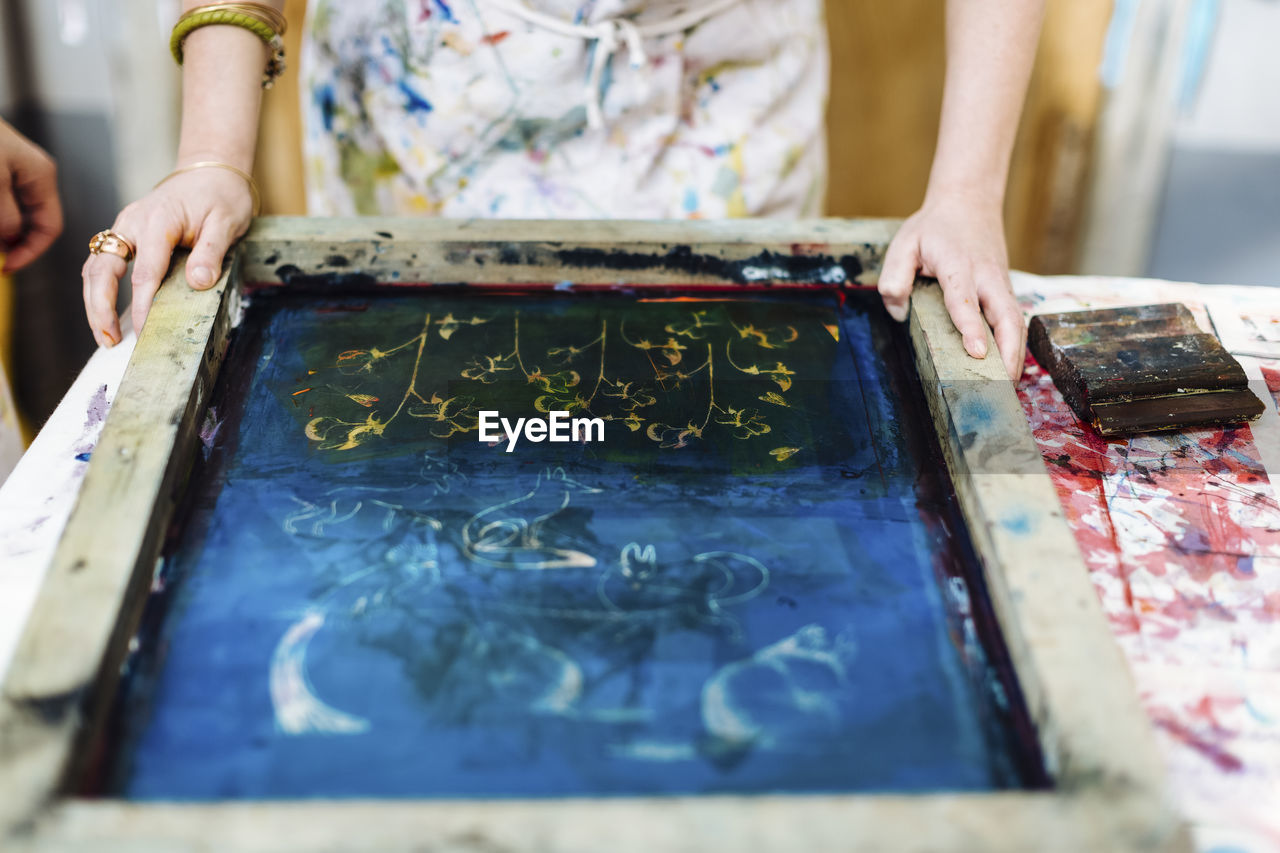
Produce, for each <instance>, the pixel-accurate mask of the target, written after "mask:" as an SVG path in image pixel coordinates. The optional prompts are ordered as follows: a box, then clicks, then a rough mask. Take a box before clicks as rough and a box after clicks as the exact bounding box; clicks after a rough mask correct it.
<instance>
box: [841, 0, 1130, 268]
mask: <svg viewBox="0 0 1280 853" xmlns="http://www.w3.org/2000/svg"><path fill="white" fill-rule="evenodd" d="M1111 7H1112V2H1111V0H1049V1H1048V6H1047V10H1046V14H1045V25H1044V31H1043V33H1042V34H1041V38H1040V45H1039V53H1038V55H1037V57H1036V65H1035V69H1034V71H1033V72H1032V78H1031V86H1030V89H1029V91H1028V94H1027V104H1026V109H1025V112H1024V113H1023V117H1022V124H1021V126H1020V128H1019V132H1018V140H1017V144H1016V146H1015V148H1014V154H1013V164H1012V166H1011V168H1010V175H1009V192H1008V200H1007V203H1006V205H1005V221H1006V228H1005V230H1006V233H1007V235H1008V238H1009V260H1010V262H1011V263H1012V265H1013V266H1014V267H1015V268H1017V269H1024V270H1029V271H1031V272H1038V273H1067V272H1071V271H1072V270H1073V269H1074V266H1075V259H1076V254H1077V246H1078V243H1079V233H1080V221H1081V214H1082V212H1083V207H1084V205H1083V202H1084V197H1085V192H1086V188H1087V181H1088V175H1089V163H1090V152H1091V150H1092V146H1093V136H1094V128H1095V125H1096V122H1097V116H1098V111H1099V104H1100V100H1101V96H1102V87H1101V85H1100V83H1099V79H1098V66H1099V64H1100V63H1101V61H1102V46H1103V41H1104V39H1105V36H1106V32H1107V26H1108V24H1109V23H1110V20H1111ZM945 10H946V3H945V0H894V2H892V3H884V2H874V0H827V23H828V29H829V31H830V37H831V104H830V108H829V110H828V113H827V140H828V145H829V148H830V152H831V153H830V162H831V166H830V179H829V182H828V188H827V213H828V214H830V215H832V216H907V215H909V214H910V213H912V212H913V211H914V210H915V209H916V207H918V206H919V204H920V201H921V200H922V199H923V198H924V190H925V184H926V183H927V181H928V177H929V165H930V163H931V162H932V159H933V146H934V142H935V140H936V138H937V134H938V114H939V111H940V109H941V107H942V80H943V72H944V69H945V64H946V51H945V40H944V35H945V20H944V18H945Z"/></svg>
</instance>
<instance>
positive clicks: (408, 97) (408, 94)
mask: <svg viewBox="0 0 1280 853" xmlns="http://www.w3.org/2000/svg"><path fill="white" fill-rule="evenodd" d="M398 85H399V87H400V91H401V93H402V94H403V95H404V100H405V104H404V105H405V108H406V109H407V110H409V112H421V113H429V112H431V111H432V110H434V109H435V107H433V106H431V102H430V101H428V100H427V99H426V98H424V97H422V96H421V95H419V94H418V93H417V92H415V91H414V90H413V87H412V86H410V85H409V83H408V81H407V80H405V79H404V78H401V79H400V83H399V84H398Z"/></svg>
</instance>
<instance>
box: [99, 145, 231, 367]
mask: <svg viewBox="0 0 1280 853" xmlns="http://www.w3.org/2000/svg"><path fill="white" fill-rule="evenodd" d="M252 214H253V197H252V195H251V194H250V192H249V185H248V183H247V182H246V181H245V180H244V178H242V177H240V176H239V175H236V174H235V173H234V172H230V171H228V170H226V169H219V168H212V167H210V168H200V169H195V170H193V171H190V172H183V173H182V174H178V175H174V176H173V177H172V178H169V179H168V180H167V181H165V182H164V183H162V184H160V185H159V186H158V187H156V188H155V189H154V190H152V191H151V192H150V193H148V194H147V195H146V196H144V197H143V198H141V199H139V200H138V201H135V202H134V203H133V204H131V205H129V206H128V207H126V208H125V209H124V210H122V211H120V215H119V216H117V217H116V221H115V224H113V225H112V226H111V230H112V231H114V232H115V233H116V234H119V235H120V236H121V237H124V238H125V239H127V240H129V241H130V242H131V243H133V244H134V246H135V247H136V248H137V256H136V257H135V258H134V261H133V309H132V314H133V328H134V331H135V332H141V331H142V325H143V323H145V322H146V319H147V312H148V311H149V310H150V309H151V300H152V299H154V298H155V295H156V291H157V290H158V289H159V287H160V282H161V281H162V280H163V278H164V275H165V273H166V272H167V271H168V269H169V261H170V260H171V258H172V256H173V250H174V248H175V247H177V246H187V247H190V248H191V255H190V256H189V257H188V258H187V266H186V272H187V282H188V283H189V284H190V285H191V286H192V287H194V288H196V289H197V290H204V289H205V288H209V287H212V286H213V285H214V283H215V282H216V281H217V280H218V277H219V276H220V275H221V274H222V260H223V257H224V256H225V255H226V253H227V249H229V248H230V247H231V244H232V243H234V242H235V241H236V240H237V239H239V238H240V237H241V236H242V235H243V234H244V232H245V231H247V230H248V228H249V223H250V221H251V219H252ZM126 268H127V264H126V263H125V261H124V259H123V258H121V257H118V256H116V255H113V254H110V253H109V252H102V253H100V254H96V255H90V256H89V259H88V260H87V261H85V264H84V269H83V270H82V271H81V275H82V277H83V279H84V309H85V314H86V315H87V316H88V318H89V328H90V329H91V330H92V331H93V337H94V340H96V341H97V342H98V345H99V346H108V347H110V346H115V345H116V344H118V343H119V342H120V339H121V334H120V320H119V318H118V317H117V316H116V307H115V306H116V294H117V292H118V291H119V287H120V279H121V278H123V277H124V274H125V269H126Z"/></svg>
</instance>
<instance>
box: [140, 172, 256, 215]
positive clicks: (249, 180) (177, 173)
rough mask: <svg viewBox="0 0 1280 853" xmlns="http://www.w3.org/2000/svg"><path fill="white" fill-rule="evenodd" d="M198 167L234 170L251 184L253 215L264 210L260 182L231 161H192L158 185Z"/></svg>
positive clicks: (157, 184) (171, 173) (164, 178)
mask: <svg viewBox="0 0 1280 853" xmlns="http://www.w3.org/2000/svg"><path fill="white" fill-rule="evenodd" d="M196 169H226V170H227V171H228V172H234V173H236V174H237V175H239V176H240V177H242V178H244V180H245V183H247V184H248V185H249V195H250V197H251V198H252V199H253V215H254V216H257V215H258V214H259V213H261V212H262V196H261V195H260V194H259V193H258V183H257V181H255V180H254V179H253V175H250V174H249V173H248V172H246V171H245V170H244V169H240V168H237V167H236V166H232V165H231V164H230V163H223V162H221V161H219V160H201V161H200V162H199V163H192V164H191V165H190V166H183V167H182V168H180V169H174V170H173V171H172V172H170V173H169V174H167V175H165V176H164V177H163V178H161V179H160V180H158V181H156V186H157V187H158V186H160V185H161V184H163V183H164V182H165V181H167V180H169V179H170V178H173V177H177V176H178V175H181V174H183V173H184V172H194V171H195V170H196Z"/></svg>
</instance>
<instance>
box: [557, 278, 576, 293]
mask: <svg viewBox="0 0 1280 853" xmlns="http://www.w3.org/2000/svg"><path fill="white" fill-rule="evenodd" d="M555 289H556V290H558V291H560V292H561V293H563V292H566V291H569V290H573V282H571V281H569V280H568V279H565V280H564V281H557V282H556V287H555Z"/></svg>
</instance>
